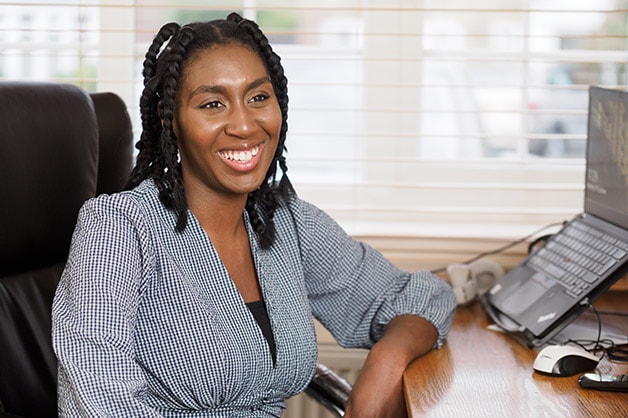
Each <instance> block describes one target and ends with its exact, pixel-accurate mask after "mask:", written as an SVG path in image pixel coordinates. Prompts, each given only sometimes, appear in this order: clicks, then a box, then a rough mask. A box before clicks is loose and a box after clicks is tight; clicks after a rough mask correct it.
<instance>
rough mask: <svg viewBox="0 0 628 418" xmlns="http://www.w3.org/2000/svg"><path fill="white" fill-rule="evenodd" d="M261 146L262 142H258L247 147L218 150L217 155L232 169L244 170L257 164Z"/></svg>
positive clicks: (250, 168)
mask: <svg viewBox="0 0 628 418" xmlns="http://www.w3.org/2000/svg"><path fill="white" fill-rule="evenodd" d="M262 148H263V144H258V145H255V146H254V147H251V148H249V149H241V150H222V151H219V152H218V155H219V156H220V157H221V158H222V159H223V161H224V162H225V163H226V164H227V165H228V166H229V167H231V168H232V169H233V170H235V171H239V172H246V171H249V170H252V169H254V168H255V166H257V163H258V162H259V157H260V155H261V153H262Z"/></svg>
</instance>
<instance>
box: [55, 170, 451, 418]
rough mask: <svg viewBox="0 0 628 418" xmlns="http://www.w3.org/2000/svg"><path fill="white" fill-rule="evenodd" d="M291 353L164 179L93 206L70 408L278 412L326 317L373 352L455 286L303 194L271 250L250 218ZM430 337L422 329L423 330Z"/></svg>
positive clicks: (58, 335) (72, 298) (302, 377)
mask: <svg viewBox="0 0 628 418" xmlns="http://www.w3.org/2000/svg"><path fill="white" fill-rule="evenodd" d="M244 219H245V223H246V226H247V228H248V232H249V239H250V242H251V248H252V252H253V258H254V262H255V267H256V269H257V273H258V276H259V281H260V286H261V288H262V293H263V296H264V300H265V302H266V306H267V310H268V314H269V317H270V321H271V326H272V332H273V335H274V339H275V343H276V348H277V361H276V365H275V366H273V361H272V357H271V354H270V351H269V349H268V344H267V341H266V339H265V338H264V336H263V335H262V332H261V330H260V328H259V326H258V324H257V323H256V321H255V319H254V318H253V315H252V314H251V312H250V310H249V309H248V308H247V306H246V305H245V303H244V300H243V299H242V298H241V296H240V294H239V292H238V290H237V289H236V287H235V285H234V284H233V282H232V281H231V279H230V278H229V276H228V274H227V271H226V269H225V267H224V265H223V264H222V262H221V260H220V258H219V257H218V254H217V252H216V251H215V249H214V248H213V246H212V243H211V241H210V239H209V238H208V236H207V235H206V234H205V232H204V231H203V229H202V228H201V226H200V224H199V223H198V222H197V220H196V219H195V218H194V216H193V215H192V214H191V213H189V223H188V227H187V228H186V230H185V231H184V232H183V233H177V232H175V231H174V224H175V217H174V215H173V213H172V212H170V211H168V210H167V209H165V208H164V206H163V205H162V204H161V202H160V201H159V199H158V192H157V189H156V187H155V186H154V184H153V183H152V182H151V181H145V182H144V183H142V184H141V185H140V186H138V187H137V188H136V189H134V190H132V191H128V192H123V193H119V194H114V195H111V196H104V195H103V196H100V197H98V198H95V199H91V200H89V201H88V202H86V203H85V204H84V206H83V208H82V209H81V211H80V214H79V219H78V223H77V226H76V230H75V232H74V236H73V240H72V247H71V252H70V256H69V260H68V263H67V265H66V268H65V271H64V273H63V276H62V278H61V281H60V283H59V286H58V289H57V293H56V296H55V299H54V303H53V317H52V318H53V344H54V349H55V352H56V354H57V357H58V361H59V382H58V383H59V386H58V387H59V389H58V390H59V414H60V416H62V417H65V416H71V417H75V416H76V417H78V416H80V417H87V416H89V417H104V416H111V417H158V416H160V417H183V416H185V417H277V416H280V415H281V413H282V411H283V409H284V408H285V406H286V404H285V400H286V399H287V398H289V397H291V396H293V395H295V394H297V393H298V392H300V391H302V390H303V389H304V388H305V387H306V385H307V384H308V382H309V380H310V378H311V377H312V374H313V371H314V368H315V365H316V361H317V346H316V336H315V331H314V324H313V320H312V316H314V317H316V318H318V319H319V320H320V321H321V323H322V324H323V325H324V326H325V327H326V328H327V329H329V330H330V332H331V333H332V335H333V336H334V337H335V338H336V339H337V341H338V343H339V344H340V345H342V346H345V347H363V348H369V347H371V346H372V345H373V344H374V343H375V342H376V341H377V340H378V339H379V338H380V337H381V335H382V333H383V328H384V326H385V324H387V323H388V321H390V319H391V318H393V317H394V316H396V315H399V314H402V313H415V314H417V315H420V316H422V317H424V318H426V319H428V320H429V321H431V322H432V323H433V324H434V325H435V326H436V328H437V329H438V332H439V340H438V344H437V345H438V346H440V345H441V344H442V343H443V341H444V338H445V336H446V334H447V332H448V330H449V327H450V325H451V320H452V317H453V312H454V309H455V306H456V302H455V298H454V297H453V294H452V291H451V289H450V287H449V286H448V285H447V284H446V283H445V282H443V281H442V280H441V279H439V278H437V277H435V276H433V275H431V274H429V273H426V272H416V273H406V272H403V271H401V270H399V269H397V268H396V267H394V266H393V265H392V264H391V263H390V262H388V261H387V260H385V259H384V258H383V257H382V256H381V255H380V254H379V253H378V252H376V251H375V250H373V249H372V248H370V247H369V246H367V245H365V244H363V243H360V242H357V241H354V240H353V239H351V238H350V237H349V236H348V235H347V234H346V233H345V232H344V231H343V230H342V229H341V228H340V227H339V225H338V224H337V223H336V222H334V221H333V220H332V219H331V218H330V217H328V216H327V215H326V214H324V213H323V212H322V211H320V210H319V209H317V208H316V207H314V206H312V205H310V204H308V203H306V202H304V201H302V200H299V199H294V201H292V202H291V203H290V204H288V205H286V206H284V207H280V208H279V209H278V211H277V213H276V215H275V222H276V227H277V238H276V242H275V244H274V245H273V247H272V248H270V249H268V250H262V249H261V248H260V247H259V244H258V241H257V239H256V237H255V234H254V233H253V232H252V229H251V225H250V223H249V220H248V217H247V216H246V213H244ZM418 338H420V336H419V337H418Z"/></svg>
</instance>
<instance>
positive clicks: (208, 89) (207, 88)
mask: <svg viewBox="0 0 628 418" xmlns="http://www.w3.org/2000/svg"><path fill="white" fill-rule="evenodd" d="M270 82H271V81H270V78H268V77H260V78H258V79H257V80H254V81H252V82H251V83H249V85H248V86H247V90H252V89H254V88H257V87H259V86H261V85H263V84H266V83H270ZM226 91H227V89H226V87H224V86H222V85H203V86H198V87H197V88H195V89H194V90H192V93H191V96H195V95H197V94H203V93H219V94H224V93H226Z"/></svg>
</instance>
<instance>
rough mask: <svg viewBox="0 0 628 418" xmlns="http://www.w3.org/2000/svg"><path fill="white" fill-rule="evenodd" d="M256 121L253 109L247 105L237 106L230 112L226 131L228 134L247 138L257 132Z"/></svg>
mask: <svg viewBox="0 0 628 418" xmlns="http://www.w3.org/2000/svg"><path fill="white" fill-rule="evenodd" d="M255 129H256V123H255V118H254V117H253V114H252V111H251V110H250V109H247V108H246V106H243V105H242V106H235V107H233V108H232V109H231V112H229V120H228V121H227V124H226V125H225V133H226V134H228V135H233V136H237V137H239V138H246V137H248V136H249V135H251V134H252V133H253V132H255Z"/></svg>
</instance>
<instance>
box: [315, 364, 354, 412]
mask: <svg viewBox="0 0 628 418" xmlns="http://www.w3.org/2000/svg"><path fill="white" fill-rule="evenodd" d="M351 389H352V386H351V384H350V383H349V382H347V381H346V380H345V379H343V378H342V377H340V376H339V375H338V374H336V373H335V372H333V371H332V370H331V369H329V368H328V367H327V366H325V365H323V364H318V365H317V366H316V371H315V372H314V377H312V380H311V381H310V384H309V385H308V386H307V388H305V393H306V394H307V395H308V396H310V397H311V398H313V399H315V400H316V401H318V402H319V403H321V404H322V405H323V406H324V407H325V408H327V409H328V410H329V411H331V412H333V413H334V414H336V416H338V417H344V415H345V406H346V404H347V400H348V399H349V395H350V394H351Z"/></svg>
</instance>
